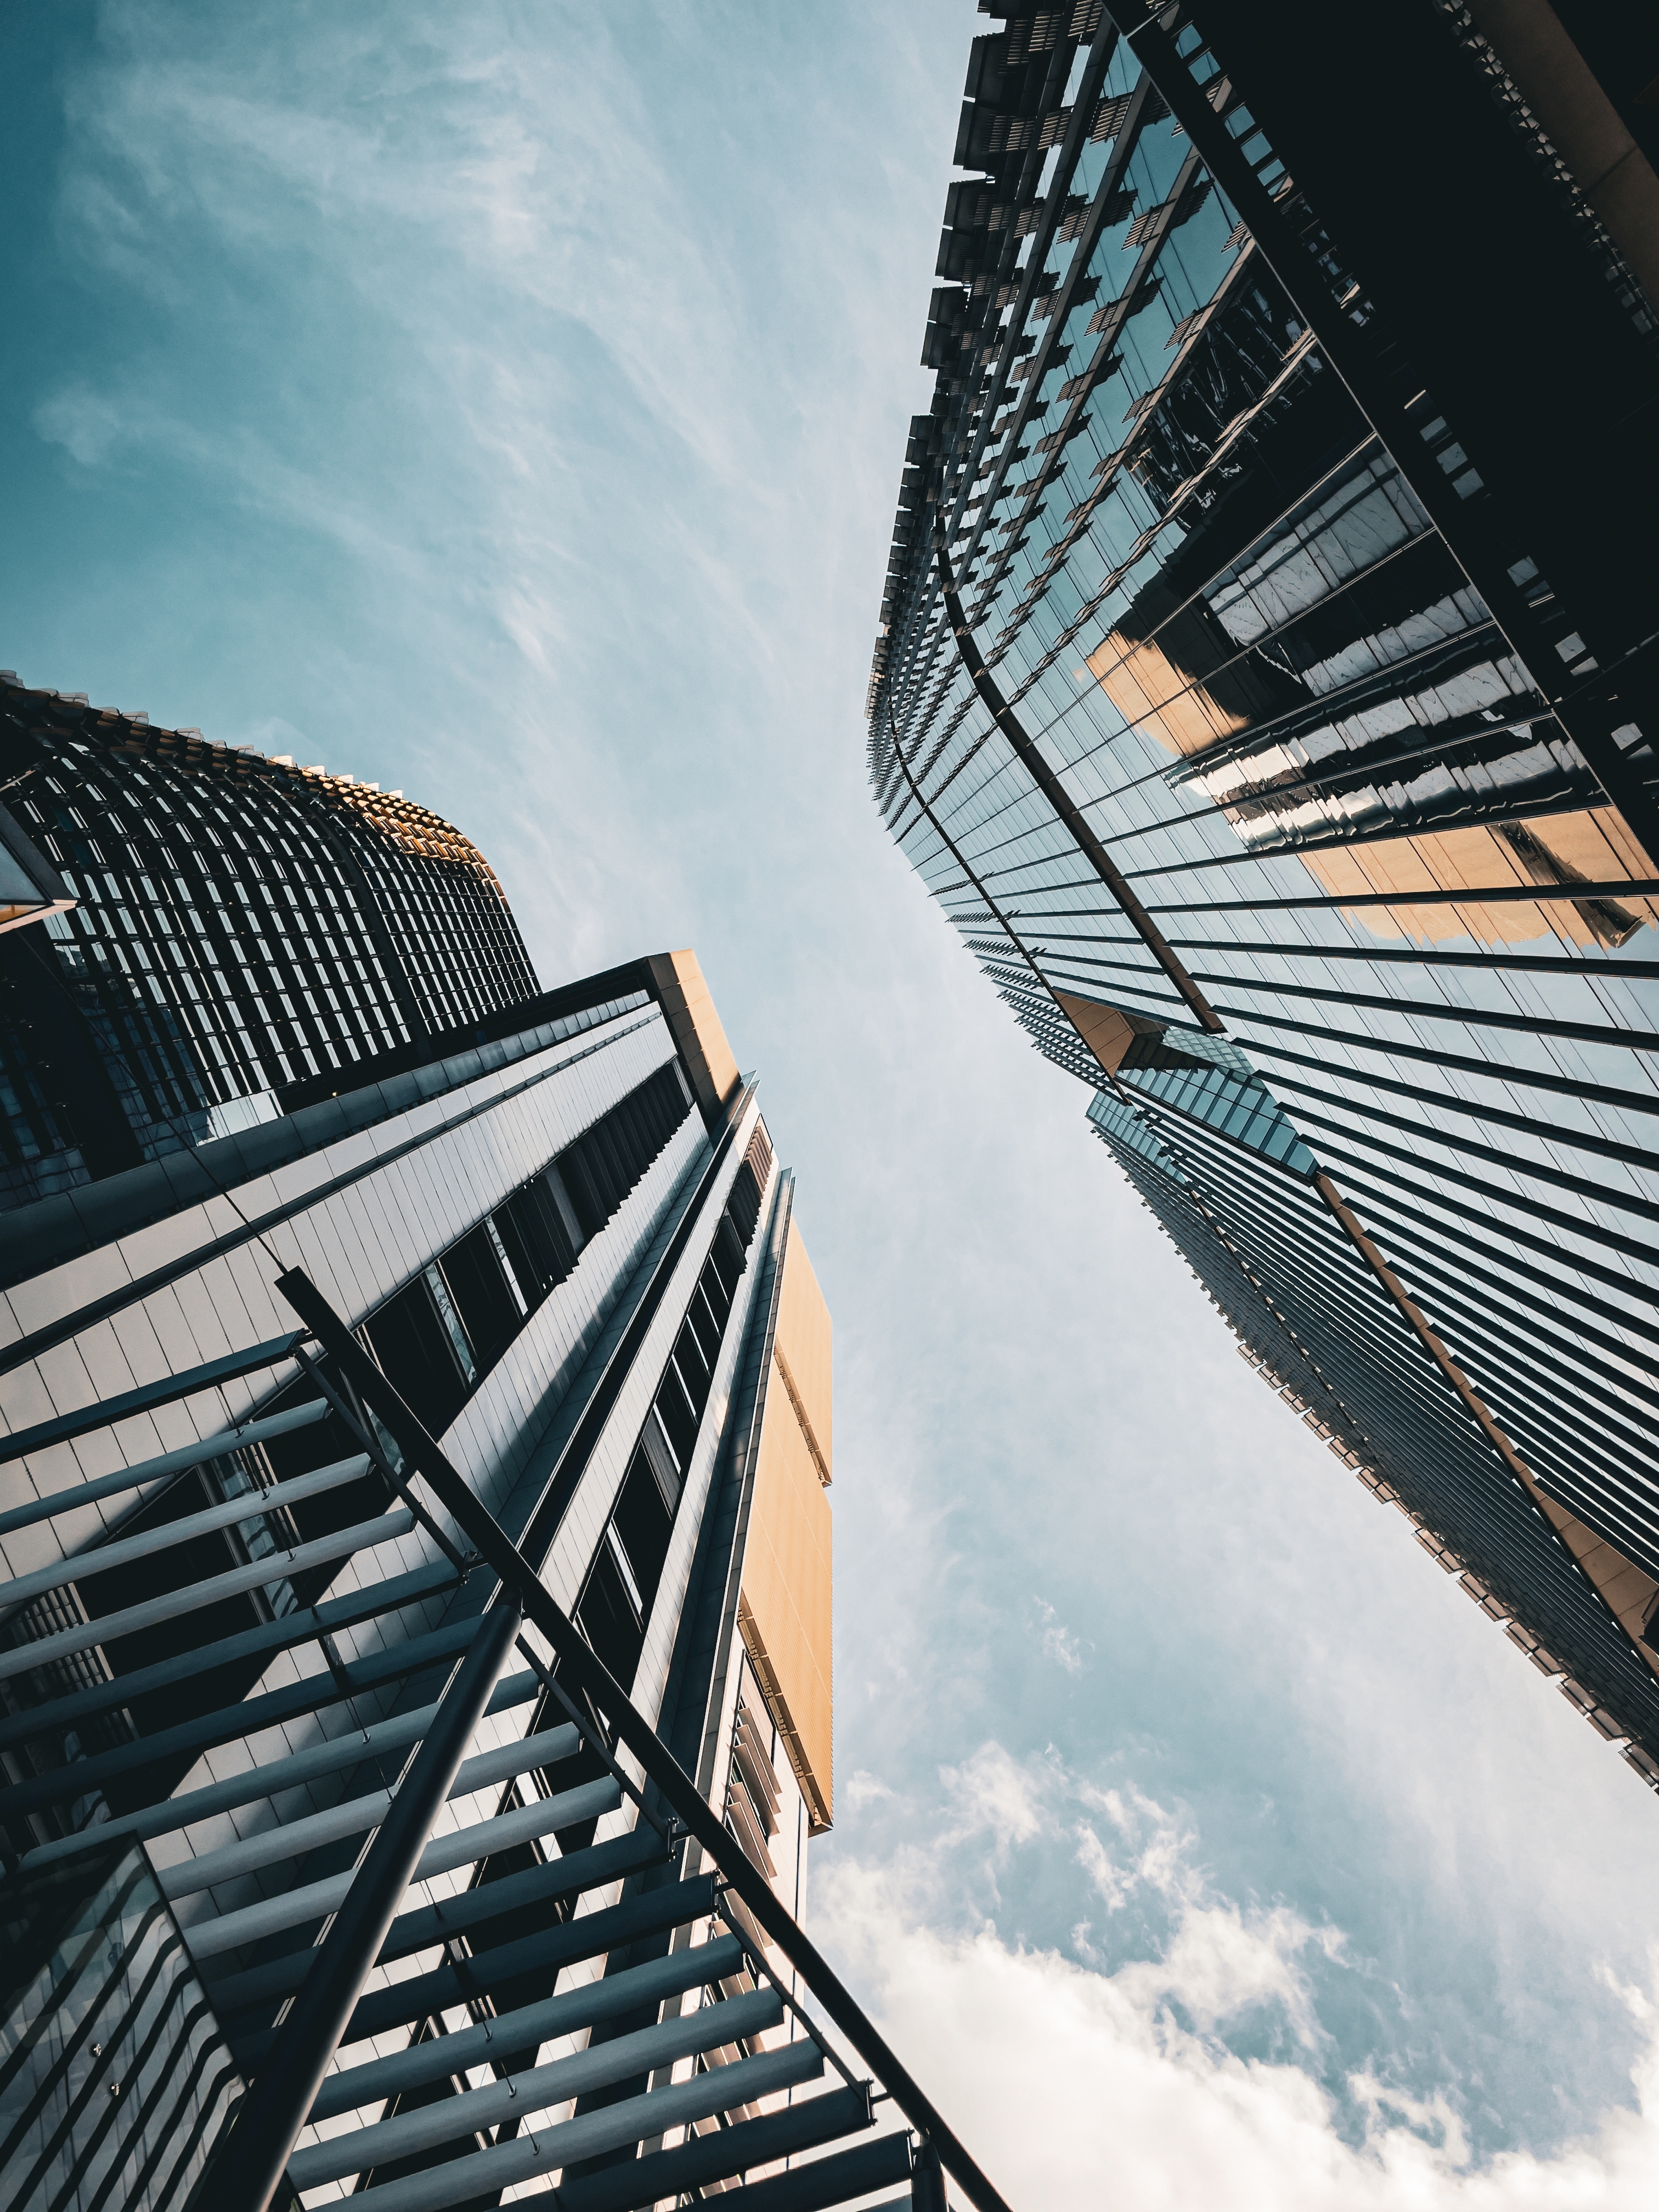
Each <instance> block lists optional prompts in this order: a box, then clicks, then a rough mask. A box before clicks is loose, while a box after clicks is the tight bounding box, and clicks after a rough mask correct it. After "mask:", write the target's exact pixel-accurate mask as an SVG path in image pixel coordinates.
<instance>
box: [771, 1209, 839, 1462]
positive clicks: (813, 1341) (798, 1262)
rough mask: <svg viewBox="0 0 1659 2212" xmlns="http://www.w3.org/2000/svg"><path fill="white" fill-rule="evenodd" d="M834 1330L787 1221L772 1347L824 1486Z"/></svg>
mask: <svg viewBox="0 0 1659 2212" xmlns="http://www.w3.org/2000/svg"><path fill="white" fill-rule="evenodd" d="M833 1335H834V1330H833V1327H832V1324H831V1322H830V1319H829V1307H828V1306H827V1305H825V1304H824V1303H823V1291H821V1290H820V1289H819V1288H818V1279H817V1275H816V1274H814V1273H813V1272H812V1262H811V1261H810V1260H809V1259H808V1258H807V1256H806V1247H805V1244H804V1243H802V1242H801V1235H800V1231H799V1229H798V1228H797V1227H796V1226H795V1224H794V1222H793V1220H792V1221H791V1222H790V1224H789V1241H788V1243H787V1245H786V1247H785V1248H784V1255H783V1290H782V1292H781V1295H780V1297H779V1299H778V1329H777V1337H776V1340H775V1352H776V1355H777V1362H778V1365H779V1368H780V1369H781V1371H782V1375H783V1380H784V1387H785V1389H787V1391H788V1393H789V1395H790V1398H791V1400H792V1401H793V1405H794V1408H795V1413H796V1417H797V1418H798V1419H799V1422H800V1425H801V1426H802V1428H803V1429H804V1430H805V1433H806V1443H807V1447H808V1449H809V1450H811V1453H812V1455H813V1458H814V1460H815V1462H816V1463H817V1471H818V1480H819V1481H820V1482H823V1483H825V1484H827V1483H828V1482H829V1480H830V1479H831V1476H832V1474H834V1470H835V1451H834V1434H833V1430H834V1411H833V1406H832V1395H833V1386H834V1371H833V1369H834V1362H833V1349H834V1347H833V1341H832V1340H833Z"/></svg>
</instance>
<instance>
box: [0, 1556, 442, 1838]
mask: <svg viewBox="0 0 1659 2212" xmlns="http://www.w3.org/2000/svg"><path fill="white" fill-rule="evenodd" d="M368 1525H369V1526H370V1527H372V1528H374V1529H376V1530H378V1529H379V1528H380V1527H381V1525H382V1524H381V1523H380V1522H378V1521H376V1522H371V1523H369V1524H368ZM341 1533H342V1534H343V1535H347V1536H349V1535H351V1534H353V1533H354V1532H353V1531H351V1530H349V1529H346V1530H343V1531H342V1532H341ZM359 1533H360V1532H359ZM319 1541H327V1542H330V1543H331V1542H332V1541H333V1540H332V1539H326V1540H319ZM375 1541H377V1542H378V1541H380V1539H379V1537H378V1536H377V1537H376V1540H375ZM350 1548H353V1549H355V1548H356V1547H355V1546H353V1547H350ZM400 1579H406V1578H401V1577H400ZM383 1587H386V1588H388V1589H389V1588H390V1587H391V1585H390V1584H387V1585H383ZM326 1610H327V1608H326V1607H323V1608H321V1611H323V1612H325V1611H326ZM361 1617H362V1616H361V1615H360V1616H359V1618H361ZM289 1618H290V1619H291V1620H295V1621H297V1622H299V1623H300V1624H301V1626H303V1628H304V1629H305V1631H306V1635H305V1637H304V1638H303V1639H290V1640H295V1641H297V1640H303V1641H306V1642H309V1641H310V1640H311V1638H313V1637H314V1636H315V1635H316V1634H317V1632H318V1631H319V1628H322V1627H325V1626H327V1624H326V1623H325V1622H324V1621H323V1620H321V1619H320V1618H319V1613H313V1612H306V1613H294V1614H291V1615H290V1616H289ZM477 1632H478V1623H477V1616H476V1615H472V1614H469V1615H468V1616H467V1618H466V1619H465V1620H456V1621H452V1622H451V1623H450V1624H449V1626H447V1627H445V1628H438V1629H434V1630H432V1631H430V1632H428V1634H426V1635H424V1636H411V1637H410V1638H409V1639H408V1641H407V1642H406V1643H403V1644H392V1646H391V1648H390V1649H389V1650H379V1651H376V1650H367V1651H365V1652H363V1653H362V1655H361V1656H359V1657H357V1658H356V1659H354V1660H353V1661H352V1662H350V1664H349V1666H348V1667H345V1668H343V1669H342V1670H341V1671H342V1675H343V1680H336V1678H335V1676H334V1674H332V1673H331V1672H325V1671H324V1670H322V1669H320V1668H319V1670H318V1672H317V1673H315V1674H303V1675H301V1676H300V1678H299V1679H298V1680H295V1681H292V1682H284V1683H283V1686H282V1687H281V1688H280V1689H276V1690H261V1691H260V1692H258V1695H257V1696H255V1697H250V1698H245V1699H242V1700H240V1703H238V1704H236V1705H221V1706H220V1707H219V1708H218V1710H217V1711H214V1712H210V1713H201V1714H198V1715H197V1717H195V1718H194V1719H193V1720H188V1721H179V1722H178V1723H175V1725H174V1726H173V1727H172V1728H170V1729H157V1730H156V1731H155V1734H154V1735H143V1736H140V1737H139V1738H138V1739H137V1741H136V1742H133V1743H124V1744H119V1745H118V1746H117V1747H116V1748H115V1749H114V1750H113V1751H98V1752H94V1753H93V1754H92V1756H91V1757H90V1758H89V1759H76V1762H75V1765H74V1766H73V1767H72V1768H71V1767H69V1766H55V1767H52V1768H51V1769H50V1770H49V1771H47V1772H46V1773H45V1774H34V1775H31V1776H30V1778H29V1779H28V1780H27V1782H15V1783H13V1784H11V1786H10V1788H9V1789H6V1790H0V1820H9V1819H11V1818H12V1817H13V1816H14V1814H17V1813H21V1812H32V1811H33V1810H34V1809H35V1808H36V1807H38V1806H40V1805H53V1804H56V1803H58V1801H59V1800H60V1799H62V1798H64V1797H78V1796H81V1795H82V1793H83V1792H84V1791H86V1790H101V1789H106V1788H107V1787H108V1785H109V1784H110V1783H111V1782H112V1780H113V1779H114V1778H116V1777H117V1776H118V1775H126V1774H134V1773H137V1771H139V1770H140V1769H142V1768H143V1767H146V1766H151V1765H154V1764H155V1761H156V1760H157V1759H167V1760H172V1759H178V1758H182V1757H184V1756H185V1754H186V1753H190V1754H191V1755H195V1754H197V1753H201V1752H204V1751H210V1750H211V1749H212V1747H213V1746H214V1745H215V1744H216V1743H230V1742H232V1741H234V1740H235V1739H236V1738H237V1737H239V1736H255V1735H258V1734H259V1733H260V1731H261V1730H262V1729H268V1728H281V1727H283V1726H284V1725H285V1724H286V1723H288V1722H289V1721H293V1720H298V1719H301V1718H303V1717H306V1716H307V1715H310V1714H313V1713H318V1712H320V1711H322V1709H323V1707H324V1706H325V1705H339V1704H340V1703H342V1702H343V1699H346V1698H349V1697H361V1696H365V1695H367V1694H368V1692H369V1691H371V1690H376V1689H380V1688H382V1687H383V1686H385V1685H386V1683H388V1682H401V1681H404V1680H407V1678H408V1677H409V1676H410V1675H411V1674H424V1673H425V1672H426V1670H427V1668H428V1667H434V1666H438V1665H441V1663H442V1662H443V1661H445V1660H446V1659H453V1657H454V1656H455V1654H456V1653H457V1652H458V1651H464V1650H465V1649H466V1647H467V1645H468V1644H470V1643H471V1641H472V1638H474V1637H475V1636H476V1635H477ZM237 1640H238V1641H240V1639H237ZM146 1671H148V1670H146ZM122 1679H123V1680H132V1681H135V1682H136V1681H137V1680H139V1679H140V1678H139V1677H137V1676H131V1677H123V1678H122ZM117 1702H119V1700H117ZM33 1710H34V1711H35V1712H37V1713H42V1714H50V1713H52V1712H54V1711H56V1710H57V1708H56V1706H55V1705H38V1706H36V1707H35V1708H34V1709H33Z"/></svg>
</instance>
